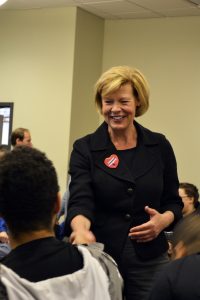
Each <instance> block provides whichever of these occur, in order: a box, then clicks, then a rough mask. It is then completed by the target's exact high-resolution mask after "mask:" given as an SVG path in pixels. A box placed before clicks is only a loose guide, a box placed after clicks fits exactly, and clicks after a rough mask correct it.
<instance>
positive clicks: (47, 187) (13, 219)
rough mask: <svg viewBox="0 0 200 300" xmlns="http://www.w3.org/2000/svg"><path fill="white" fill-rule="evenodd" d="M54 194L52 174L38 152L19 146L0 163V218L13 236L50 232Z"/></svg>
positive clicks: (54, 180)
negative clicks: (25, 233)
mask: <svg viewBox="0 0 200 300" xmlns="http://www.w3.org/2000/svg"><path fill="white" fill-rule="evenodd" d="M58 191H59V186H58V179H57V174H56V170H55V168H54V166H53V163H52V162H51V161H50V160H49V159H48V158H47V157H46V155H45V154H44V153H42V152H41V151H39V150H37V149H35V148H30V147H24V146H19V147H16V148H14V150H12V151H10V152H8V153H6V154H5V155H4V156H3V158H2V159H1V160H0V215H1V216H2V217H3V218H4V219H5V221H6V223H7V225H8V227H9V230H10V232H11V233H12V235H13V236H18V235H19V234H20V233H24V232H30V231H34V230H40V229H47V228H48V229H50V228H51V226H52V224H51V223H52V215H53V210H54V207H55V203H56V199H57V193H58Z"/></svg>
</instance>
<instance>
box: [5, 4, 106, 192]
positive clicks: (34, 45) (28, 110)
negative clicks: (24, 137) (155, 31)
mask: <svg viewBox="0 0 200 300" xmlns="http://www.w3.org/2000/svg"><path fill="white" fill-rule="evenodd" d="M79 18H80V21H79ZM81 26H82V28H81ZM102 26H103V21H102V20H101V19H99V18H96V17H94V16H93V15H90V14H85V13H84V12H83V11H81V10H79V9H78V10H77V9H76V8H75V7H74V8H59V9H36V10H23V11H22V10H21V11H1V12H0V41H1V47H0V83H1V84H0V87H1V88H0V101H4V102H14V120H13V128H16V127H19V126H20V127H21V126H22V127H27V128H29V129H30V131H31V133H32V139H33V144H34V146H35V147H37V148H39V149H41V150H43V151H45V152H46V153H47V155H48V157H49V158H50V159H51V160H53V162H54V164H55V167H56V169H57V172H58V177H59V183H60V186H61V192H62V193H63V192H64V190H65V186H66V175H67V169H68V159H69V152H68V151H69V149H68V147H69V135H70V134H71V138H70V141H71V143H72V142H73V141H72V140H73V138H77V137H79V136H81V135H82V134H83V133H84V134H86V133H87V132H88V130H89V129H91V128H92V127H93V128H94V127H96V124H98V115H97V114H95V113H94V114H93V117H91V118H90V113H91V111H92V108H93V105H91V86H92V84H93V81H94V80H95V79H96V77H97V74H99V73H100V72H101V58H102V57H101V55H102V53H101V51H102V45H103V27H102ZM76 34H77V36H78V37H79V38H78V39H77V37H76ZM84 35H85V36H86V40H85V41H86V42H87V43H86V44H85V45H84ZM98 36H99V41H98ZM75 44H76V45H75ZM90 50H92V53H91V52H90ZM83 51H85V54H84V55H83ZM93 53H94V54H93ZM79 64H80V65H79ZM83 68H84V72H83ZM74 69H75V70H74ZM76 77H77V78H76ZM73 82H74V83H73ZM88 85H89V87H88ZM72 94H73V96H72ZM72 98H73V101H74V103H76V104H75V106H74V105H73V107H72V114H71V102H72ZM80 100H81V101H80ZM81 102H82V103H85V106H83V105H82V104H81ZM87 103H89V105H88V107H89V106H90V107H91V108H90V109H88V111H87V110H86V109H85V110H84V111H83V110H82V108H84V107H87ZM79 106H80V107H81V109H79V108H80V107H79ZM81 111H82V112H84V115H82V114H81ZM91 115H92V114H91ZM73 118H75V120H73ZM77 120H79V121H78V122H77ZM84 123H85V124H84ZM93 123H94V124H93Z"/></svg>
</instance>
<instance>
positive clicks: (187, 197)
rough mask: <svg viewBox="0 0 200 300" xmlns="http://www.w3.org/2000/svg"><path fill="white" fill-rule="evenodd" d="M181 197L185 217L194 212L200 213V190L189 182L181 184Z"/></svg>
mask: <svg viewBox="0 0 200 300" xmlns="http://www.w3.org/2000/svg"><path fill="white" fill-rule="evenodd" d="M179 196H180V197H181V199H182V201H183V204H184V207H183V210H182V213H183V216H184V217H185V216H187V215H189V214H191V213H193V212H196V211H197V209H198V211H199V191H198V188H197V187H196V186H195V185H194V184H192V183H188V182H181V183H180V184H179Z"/></svg>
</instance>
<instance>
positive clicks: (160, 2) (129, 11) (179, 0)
mask: <svg viewBox="0 0 200 300" xmlns="http://www.w3.org/2000/svg"><path fill="white" fill-rule="evenodd" d="M190 1H193V2H196V3H199V4H200V0H8V2H6V3H5V4H4V5H2V6H1V7H0V10H17V9H37V8H50V7H67V6H78V7H81V8H83V9H84V10H86V11H89V12H91V13H93V14H95V15H97V16H100V17H102V18H104V19H142V18H163V17H185V16H200V5H199V6H197V5H195V4H194V3H192V2H190Z"/></svg>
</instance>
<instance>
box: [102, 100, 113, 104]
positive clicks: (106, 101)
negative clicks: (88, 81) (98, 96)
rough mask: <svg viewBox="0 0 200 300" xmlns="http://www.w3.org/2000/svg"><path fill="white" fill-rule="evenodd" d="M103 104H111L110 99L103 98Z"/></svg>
mask: <svg viewBox="0 0 200 300" xmlns="http://www.w3.org/2000/svg"><path fill="white" fill-rule="evenodd" d="M104 102H105V104H112V100H105V101H104Z"/></svg>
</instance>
